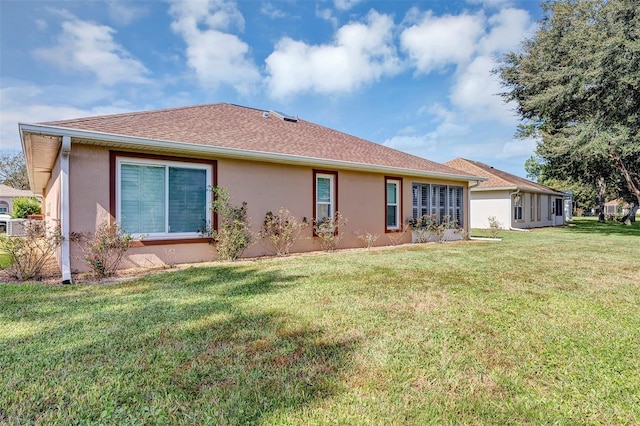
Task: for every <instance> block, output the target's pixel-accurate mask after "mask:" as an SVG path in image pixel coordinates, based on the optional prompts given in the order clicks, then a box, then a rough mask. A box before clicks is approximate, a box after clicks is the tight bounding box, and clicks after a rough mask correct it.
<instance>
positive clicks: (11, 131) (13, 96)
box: [0, 84, 134, 150]
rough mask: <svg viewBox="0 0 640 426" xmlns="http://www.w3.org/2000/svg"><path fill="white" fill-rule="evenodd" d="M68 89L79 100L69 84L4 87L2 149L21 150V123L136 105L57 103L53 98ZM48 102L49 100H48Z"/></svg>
mask: <svg viewBox="0 0 640 426" xmlns="http://www.w3.org/2000/svg"><path fill="white" fill-rule="evenodd" d="M62 91H64V92H66V94H67V97H68V101H71V102H73V101H76V102H77V100H78V98H77V97H76V96H73V94H74V92H82V90H78V89H76V90H73V91H71V92H70V90H69V88H68V87H40V86H36V85H34V84H22V85H13V86H7V87H3V88H0V104H2V114H1V115H0V141H2V149H9V150H20V149H21V144H20V135H19V133H18V123H41V122H44V121H54V120H55V121H57V120H64V119H68V118H77V117H88V116H91V115H104V114H116V113H121V112H130V111H131V110H133V109H134V108H129V107H127V104H126V103H122V102H117V101H116V102H113V101H111V102H109V104H108V105H100V106H93V107H89V108H82V107H77V106H73V105H70V104H69V103H68V102H67V103H65V102H53V101H51V99H52V98H60V97H61V96H60V92H62ZM45 102H46V103H45Z"/></svg>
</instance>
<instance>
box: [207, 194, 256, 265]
mask: <svg viewBox="0 0 640 426" xmlns="http://www.w3.org/2000/svg"><path fill="white" fill-rule="evenodd" d="M211 191H212V192H213V201H212V203H211V210H212V211H213V212H214V213H216V214H217V215H218V229H211V230H210V234H211V237H212V238H213V241H214V242H215V247H216V251H217V252H218V256H219V258H220V259H221V260H230V261H234V260H236V259H237V258H239V257H240V256H241V255H242V252H243V251H244V250H245V249H246V248H247V247H249V245H250V244H251V240H252V234H251V231H250V229H249V228H250V223H249V218H248V217H247V203H246V202H243V203H242V205H241V206H240V207H238V206H234V205H233V204H231V197H230V196H229V191H228V190H227V189H226V188H221V187H212V188H211Z"/></svg>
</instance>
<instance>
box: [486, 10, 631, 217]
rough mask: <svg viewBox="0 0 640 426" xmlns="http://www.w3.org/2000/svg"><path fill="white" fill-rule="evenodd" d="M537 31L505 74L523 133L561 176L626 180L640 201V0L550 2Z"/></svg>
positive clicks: (510, 58) (505, 64)
mask: <svg viewBox="0 0 640 426" xmlns="http://www.w3.org/2000/svg"><path fill="white" fill-rule="evenodd" d="M542 8H543V17H542V19H541V20H540V21H539V29H538V31H537V32H536V33H535V35H534V36H533V37H532V38H530V39H527V40H525V41H524V42H523V46H522V50H521V51H520V52H511V53H508V54H506V55H505V56H504V57H503V58H502V63H501V65H500V67H499V68H498V69H497V73H498V74H499V77H500V79H501V81H502V83H503V84H504V86H505V87H506V88H507V91H506V92H505V93H503V94H502V96H503V98H504V99H505V100H506V101H515V103H516V105H517V111H518V113H519V115H520V117H521V118H522V121H523V123H522V125H521V126H520V129H519V134H520V135H521V136H527V137H531V136H534V137H537V138H538V140H539V143H538V147H537V149H536V153H537V154H538V155H539V156H540V157H541V158H542V159H543V160H544V161H545V163H547V164H548V165H550V166H552V167H553V168H558V170H556V172H557V175H558V176H557V177H562V176H563V175H564V176H566V177H571V178H573V179H576V180H579V181H585V182H586V181H589V180H593V178H594V177H593V175H594V173H597V174H599V175H600V176H599V178H600V180H601V181H608V182H618V183H620V184H621V185H623V186H624V188H621V191H620V192H625V191H626V192H627V193H629V194H631V195H632V196H633V197H634V198H635V204H636V206H637V205H638V204H640V2H638V1H637V0H555V1H551V0H549V1H546V2H544V3H543V4H542Z"/></svg>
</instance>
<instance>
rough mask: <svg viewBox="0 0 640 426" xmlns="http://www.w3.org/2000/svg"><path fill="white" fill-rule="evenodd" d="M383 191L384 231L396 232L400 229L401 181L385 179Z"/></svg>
mask: <svg viewBox="0 0 640 426" xmlns="http://www.w3.org/2000/svg"><path fill="white" fill-rule="evenodd" d="M385 189H386V193H385V200H386V201H385V203H386V205H387V210H386V214H385V216H386V220H385V222H386V229H387V231H397V230H399V229H400V228H401V225H400V220H401V218H400V216H401V215H402V213H401V212H402V210H401V208H400V207H401V198H402V179H400V178H385Z"/></svg>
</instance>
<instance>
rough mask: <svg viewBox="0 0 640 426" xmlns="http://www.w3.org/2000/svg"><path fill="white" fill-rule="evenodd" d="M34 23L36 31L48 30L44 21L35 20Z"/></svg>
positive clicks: (47, 25)
mask: <svg viewBox="0 0 640 426" xmlns="http://www.w3.org/2000/svg"><path fill="white" fill-rule="evenodd" d="M34 23H35V24H36V28H37V29H38V31H46V30H47V29H48V28H49V24H47V21H45V20H44V19H36V20H35V21H34Z"/></svg>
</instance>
